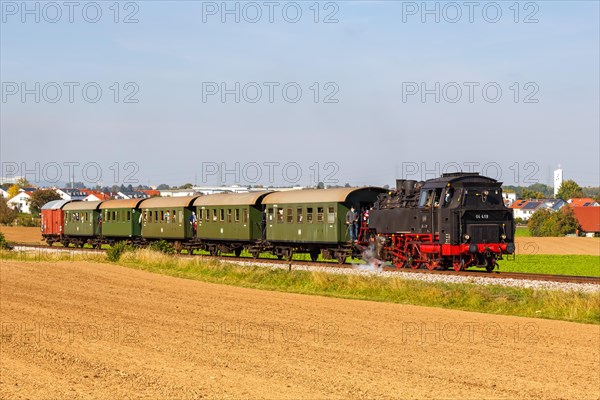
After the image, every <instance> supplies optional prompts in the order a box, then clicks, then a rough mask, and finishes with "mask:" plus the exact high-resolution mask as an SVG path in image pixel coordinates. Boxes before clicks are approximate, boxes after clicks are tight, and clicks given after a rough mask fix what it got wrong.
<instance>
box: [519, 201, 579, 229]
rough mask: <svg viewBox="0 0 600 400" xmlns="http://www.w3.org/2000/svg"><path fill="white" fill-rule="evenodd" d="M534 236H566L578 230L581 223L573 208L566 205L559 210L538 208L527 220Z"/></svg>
mask: <svg viewBox="0 0 600 400" xmlns="http://www.w3.org/2000/svg"><path fill="white" fill-rule="evenodd" d="M527 227H528V228H529V231H530V232H531V235H532V236H565V235H568V234H570V233H575V232H577V229H579V223H578V222H577V218H576V217H575V213H574V212H573V209H572V208H571V207H569V206H565V207H563V208H561V209H560V210H558V211H555V212H552V211H550V210H549V209H542V210H538V211H536V212H535V213H533V215H532V216H531V218H529V221H528V222H527Z"/></svg>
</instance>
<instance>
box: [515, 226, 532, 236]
mask: <svg viewBox="0 0 600 400" xmlns="http://www.w3.org/2000/svg"><path fill="white" fill-rule="evenodd" d="M515 237H531V232H529V228H527V227H526V226H517V230H516V231H515Z"/></svg>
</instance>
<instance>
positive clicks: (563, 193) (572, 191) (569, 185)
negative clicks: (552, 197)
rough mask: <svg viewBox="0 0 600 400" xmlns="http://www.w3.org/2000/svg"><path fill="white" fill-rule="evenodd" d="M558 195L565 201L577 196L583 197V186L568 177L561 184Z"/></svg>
mask: <svg viewBox="0 0 600 400" xmlns="http://www.w3.org/2000/svg"><path fill="white" fill-rule="evenodd" d="M556 197H557V198H558V199H563V200H565V201H567V200H569V199H573V198H576V197H583V190H582V189H581V186H579V185H578V184H577V182H575V181H574V180H571V179H567V180H566V181H564V182H563V183H562V185H560V188H559V189H558V193H557V194H556Z"/></svg>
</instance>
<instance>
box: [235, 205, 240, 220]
mask: <svg viewBox="0 0 600 400" xmlns="http://www.w3.org/2000/svg"><path fill="white" fill-rule="evenodd" d="M234 211H235V215H234V217H235V222H240V209H239V208H236V209H235V210H234Z"/></svg>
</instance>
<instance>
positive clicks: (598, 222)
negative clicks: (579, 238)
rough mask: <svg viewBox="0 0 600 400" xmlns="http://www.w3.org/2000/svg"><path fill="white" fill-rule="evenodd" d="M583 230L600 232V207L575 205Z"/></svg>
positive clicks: (576, 214) (574, 208)
mask: <svg viewBox="0 0 600 400" xmlns="http://www.w3.org/2000/svg"><path fill="white" fill-rule="evenodd" d="M573 211H574V212H575V217H576V218H577V221H579V225H581V230H582V231H583V232H600V207H573Z"/></svg>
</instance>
